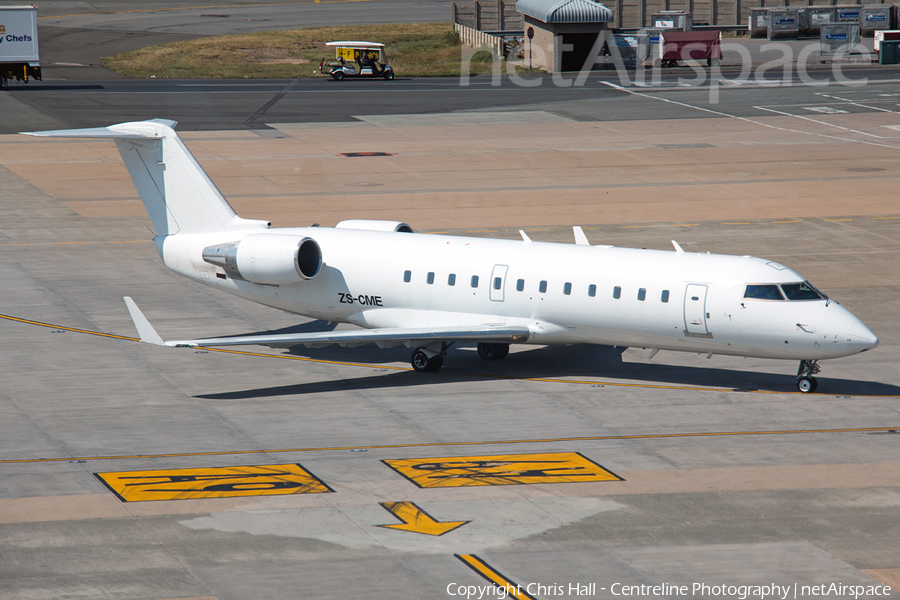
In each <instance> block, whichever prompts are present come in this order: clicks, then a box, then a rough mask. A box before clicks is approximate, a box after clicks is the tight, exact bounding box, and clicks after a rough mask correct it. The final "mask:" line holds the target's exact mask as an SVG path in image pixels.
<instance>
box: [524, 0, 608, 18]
mask: <svg viewBox="0 0 900 600" xmlns="http://www.w3.org/2000/svg"><path fill="white" fill-rule="evenodd" d="M516 10H517V11H519V12H520V13H522V14H524V15H528V16H529V17H532V18H535V19H537V20H539V21H543V22H544V23H608V22H610V21H612V20H613V13H612V11H611V10H609V9H608V8H606V7H605V6H603V5H602V4H599V3H597V2H593V1H592V0H516Z"/></svg>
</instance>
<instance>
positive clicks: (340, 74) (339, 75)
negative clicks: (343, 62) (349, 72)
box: [331, 71, 344, 81]
mask: <svg viewBox="0 0 900 600" xmlns="http://www.w3.org/2000/svg"><path fill="white" fill-rule="evenodd" d="M331 76H332V77H334V80H335V81H340V80H341V79H343V78H344V72H343V71H335V72H334V73H332V74H331Z"/></svg>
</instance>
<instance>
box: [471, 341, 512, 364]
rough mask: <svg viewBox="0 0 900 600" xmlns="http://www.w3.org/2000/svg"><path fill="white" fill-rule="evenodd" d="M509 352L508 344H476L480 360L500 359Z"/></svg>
mask: <svg viewBox="0 0 900 600" xmlns="http://www.w3.org/2000/svg"><path fill="white" fill-rule="evenodd" d="M507 354H509V344H488V343H486V342H481V343H480V344H478V357H479V358H480V359H481V360H500V359H503V358H506V355H507Z"/></svg>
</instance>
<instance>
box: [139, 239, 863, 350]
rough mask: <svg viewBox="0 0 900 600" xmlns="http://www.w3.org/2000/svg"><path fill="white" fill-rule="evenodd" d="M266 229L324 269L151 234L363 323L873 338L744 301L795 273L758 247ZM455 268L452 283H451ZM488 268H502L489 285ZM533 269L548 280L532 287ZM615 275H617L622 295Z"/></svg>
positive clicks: (550, 336)
mask: <svg viewBox="0 0 900 600" xmlns="http://www.w3.org/2000/svg"><path fill="white" fill-rule="evenodd" d="M268 231H269V232H271V233H278V234H284V235H295V236H297V237H298V238H299V237H309V238H312V239H314V240H315V241H316V242H317V243H318V244H319V246H320V247H321V250H322V257H323V266H322V269H321V271H320V273H319V274H318V275H317V276H316V277H314V278H313V279H310V280H305V281H299V282H298V283H294V284H287V285H280V286H270V285H259V284H255V283H251V282H249V281H245V280H240V279H234V278H232V276H231V274H227V275H226V277H227V278H225V279H222V278H220V277H219V276H217V274H219V275H221V274H225V271H223V270H222V269H221V268H219V267H216V266H213V265H211V264H209V263H206V262H204V261H203V260H202V258H201V252H202V250H203V248H204V247H206V246H210V245H212V244H219V243H226V242H234V241H238V240H240V239H241V238H242V237H243V236H245V235H249V234H251V233H259V230H258V229H256V230H253V231H246V232H234V231H230V232H217V233H202V234H184V233H182V234H179V235H177V236H166V237H159V238H157V247H158V249H159V251H160V254H161V256H162V257H163V260H164V261H165V263H166V265H167V266H168V267H169V268H171V269H173V270H174V271H176V272H178V273H180V274H182V275H184V276H186V277H189V278H191V279H194V280H196V281H200V282H202V283H205V284H207V285H209V286H211V287H216V288H219V289H222V290H224V291H227V292H230V293H233V294H236V295H238V296H241V297H243V298H246V299H249V300H252V301H255V302H259V303H261V304H265V305H268V306H272V307H275V308H279V309H282V310H284V311H288V312H291V313H296V314H301V315H306V316H309V317H313V318H318V319H324V320H329V321H337V322H347V323H353V324H356V325H360V326H362V327H366V328H391V327H429V326H445V327H446V326H466V325H484V324H488V323H490V324H501V323H502V324H510V325H523V326H526V327H528V329H529V330H530V331H531V336H530V339H529V340H528V342H527V343H532V344H560V343H562V344H566V343H592V344H604V345H613V346H632V347H644V348H654V349H661V350H676V351H690V352H699V353H711V354H728V355H736V356H751V357H763V358H780V359H798V360H799V359H805V360H814V359H823V358H834V357H839V356H848V355H851V354H855V353H858V352H860V351H863V350H866V349H868V348H871V347H874V345H876V344H877V343H878V342H877V338H876V337H875V336H874V335H873V334H872V333H871V332H870V331H869V330H868V329H867V328H866V327H865V325H863V324H862V323H861V322H860V321H859V320H858V319H857V318H856V317H855V316H853V315H852V314H851V313H850V312H849V311H847V310H846V309H844V308H843V307H841V306H840V305H839V304H837V303H836V302H834V301H825V300H814V301H787V300H785V301H764V300H744V299H743V298H742V295H743V292H744V287H745V285H746V284H748V283H753V284H766V283H788V282H801V281H803V278H802V277H800V276H799V275H798V274H797V273H795V272H794V271H791V270H790V269H787V268H785V267H783V266H782V265H779V264H777V263H773V262H771V261H767V260H764V259H759V258H752V257H738V256H724V255H715V254H697V253H687V252H674V251H659V250H639V249H629V248H614V247H606V246H584V245H569V244H555V243H542V242H525V241H517V240H496V239H483V238H469V237H453V236H443V235H424V234H410V233H394V232H381V231H365V230H351V229H331V228H291V229H270V230H268ZM406 271H409V272H410V273H411V278H410V281H409V282H405V281H404V273H405V272H406ZM429 273H434V281H433V283H428V274H429ZM451 274H455V276H456V282H455V285H449V284H448V277H449V276H450V275H451ZM473 276H477V277H478V285H477V287H472V277H473ZM495 277H500V278H501V282H500V283H501V285H500V288H499V289H496V288H495V286H494V281H493V279H494V278H495ZM520 279H521V280H523V281H524V289H523V290H522V291H518V290H517V282H518V280H520ZM542 281H546V282H547V288H546V292H541V291H540V289H539V286H540V283H541V282H542ZM566 284H571V292H570V293H569V294H566V293H565V290H566V287H567V286H566ZM591 285H595V286H596V295H595V296H593V297H592V296H590V295H589V293H588V291H589V286H591ZM615 287H619V288H621V297H620V298H618V299H616V298H614V297H613V290H614V288H615ZM641 289H643V290H645V295H644V299H643V300H639V298H638V294H639V290H641ZM664 290H667V291H668V301H667V302H663V301H662V295H663V292H664Z"/></svg>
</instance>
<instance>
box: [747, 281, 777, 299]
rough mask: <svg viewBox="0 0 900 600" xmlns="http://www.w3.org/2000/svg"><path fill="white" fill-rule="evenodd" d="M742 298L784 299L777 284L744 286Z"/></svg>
mask: <svg viewBox="0 0 900 600" xmlns="http://www.w3.org/2000/svg"><path fill="white" fill-rule="evenodd" d="M744 298H749V299H752V300H784V296H782V295H781V290H779V289H778V286H777V285H754V284H750V285H748V286H747V287H746V288H744Z"/></svg>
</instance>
